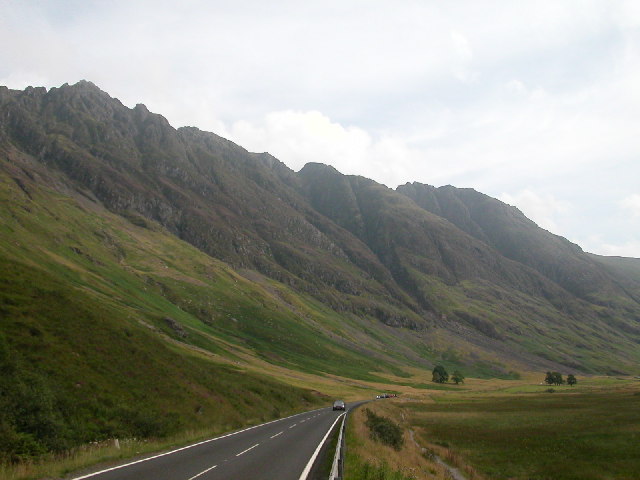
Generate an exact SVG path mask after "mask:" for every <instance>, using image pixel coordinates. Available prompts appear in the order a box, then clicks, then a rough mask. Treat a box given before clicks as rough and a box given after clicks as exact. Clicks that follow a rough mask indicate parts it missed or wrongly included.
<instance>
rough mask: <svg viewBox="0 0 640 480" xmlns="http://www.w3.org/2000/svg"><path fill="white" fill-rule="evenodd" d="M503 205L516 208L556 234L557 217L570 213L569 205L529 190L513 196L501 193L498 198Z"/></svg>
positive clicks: (547, 195)
mask: <svg viewBox="0 0 640 480" xmlns="http://www.w3.org/2000/svg"><path fill="white" fill-rule="evenodd" d="M499 199H500V200H502V201H503V202H505V203H508V204H509V205H513V206H515V207H518V208H519V209H520V210H521V211H522V213H524V214H525V215H526V216H527V217H528V218H530V219H531V220H533V221H534V222H536V223H537V224H538V225H539V226H540V227H542V228H544V229H546V230H549V231H550V232H554V233H557V232H558V230H559V227H558V223H557V217H558V216H559V215H564V214H566V213H568V212H570V211H571V208H572V207H571V205H570V204H569V203H568V202H566V201H563V200H559V199H557V198H555V197H554V196H553V195H550V194H538V193H535V192H533V191H531V190H529V189H525V190H522V191H520V192H517V193H515V194H509V193H503V194H502V195H500V197H499Z"/></svg>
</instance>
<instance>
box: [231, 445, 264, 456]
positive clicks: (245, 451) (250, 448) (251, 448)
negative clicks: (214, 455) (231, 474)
mask: <svg viewBox="0 0 640 480" xmlns="http://www.w3.org/2000/svg"><path fill="white" fill-rule="evenodd" d="M258 445H260V444H259V443H256V444H255V445H254V446H253V447H249V448H247V449H246V450H244V451H242V452H240V453H239V454H237V455H236V457H239V456H240V455H242V454H244V453H247V452H248V451H249V450H253V449H254V448H256V447H257V446H258Z"/></svg>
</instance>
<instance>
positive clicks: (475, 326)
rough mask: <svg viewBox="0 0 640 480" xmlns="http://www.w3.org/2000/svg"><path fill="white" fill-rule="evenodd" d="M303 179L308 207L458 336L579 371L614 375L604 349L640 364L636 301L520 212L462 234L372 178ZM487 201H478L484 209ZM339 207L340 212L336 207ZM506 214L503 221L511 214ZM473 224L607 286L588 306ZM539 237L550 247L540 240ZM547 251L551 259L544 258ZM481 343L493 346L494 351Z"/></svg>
mask: <svg viewBox="0 0 640 480" xmlns="http://www.w3.org/2000/svg"><path fill="white" fill-rule="evenodd" d="M300 178H301V187H300V188H301V190H302V191H304V192H305V193H306V195H307V197H308V199H309V201H310V203H311V204H312V205H313V206H314V208H316V209H318V210H319V211H320V212H322V213H324V214H325V215H327V216H329V217H330V218H332V219H333V220H334V221H336V223H339V224H340V225H342V226H343V227H344V228H347V229H349V230H351V231H352V233H353V234H354V235H357V236H358V237H359V238H360V239H361V240H362V241H363V242H364V243H366V244H367V245H368V246H369V247H370V248H371V250H372V251H373V252H374V253H375V254H376V255H377V256H378V258H379V259H380V261H381V262H382V263H383V264H384V265H385V266H386V267H387V268H388V269H389V271H390V272H391V273H392V275H393V276H394V279H395V280H396V281H397V282H398V283H399V284H400V285H402V286H403V287H404V289H405V290H406V291H408V292H410V293H411V295H412V297H413V298H416V299H417V300H418V301H419V303H420V305H421V306H422V307H423V308H424V309H425V310H427V311H428V312H430V313H431V315H432V316H435V317H436V318H437V319H438V324H439V325H443V326H445V325H446V326H447V328H448V329H449V330H453V331H455V332H456V335H457V336H458V337H462V338H465V339H466V340H467V341H469V342H470V343H476V344H478V345H482V346H483V347H484V348H487V349H494V350H496V351H500V350H501V349H503V348H504V347H505V344H506V345H508V346H509V347H508V348H509V349H510V350H511V351H512V352H514V353H515V352H519V350H520V348H521V347H524V350H525V351H528V352H530V353H534V354H535V355H536V356H538V357H542V358H546V359H548V360H552V361H556V362H558V363H561V364H564V365H568V366H570V367H572V368H576V369H581V370H591V371H614V370H616V369H618V368H620V367H619V366H615V365H612V364H611V363H610V359H609V358H608V357H607V358H605V356H603V355H602V351H603V350H606V351H608V352H613V351H615V352H616V356H618V358H621V359H622V358H624V360H623V364H625V363H626V364H627V365H629V366H630V365H632V364H633V362H634V361H635V360H634V359H635V358H638V354H639V352H638V347H637V342H638V341H639V339H640V337H639V336H638V333H640V330H638V325H637V323H638V322H637V313H638V311H639V310H638V307H639V305H638V304H637V303H635V302H634V299H633V297H631V296H629V295H627V293H626V291H625V289H624V288H620V287H619V286H618V285H617V284H616V283H615V281H614V280H613V279H612V277H611V275H610V274H609V273H608V272H607V271H604V270H603V269H602V268H600V269H597V268H596V264H595V263H594V262H593V261H592V260H591V259H590V258H589V257H588V256H587V255H585V254H583V253H581V251H580V252H579V253H580V255H578V253H577V251H576V253H574V254H573V255H574V256H576V257H577V258H578V260H577V261H575V262H574V261H573V260H572V257H571V255H570V254H569V253H567V254H565V255H564V256H563V254H562V253H561V252H560V253H558V250H553V249H554V247H556V246H557V245H560V246H563V248H568V249H570V250H572V249H573V250H575V249H576V248H577V247H575V246H573V247H571V246H570V244H569V243H568V242H567V241H566V240H564V239H561V238H560V237H556V236H553V235H551V234H549V233H548V232H544V231H541V232H543V233H540V232H538V230H540V229H538V228H537V227H535V224H533V223H532V222H531V221H529V220H527V219H526V218H525V217H524V216H522V215H521V214H519V215H515V217H516V220H514V221H513V222H511V223H509V222H508V221H506V220H501V222H502V223H500V222H498V221H492V220H491V219H492V218H493V217H492V216H491V215H489V214H486V215H485V217H487V218H486V219H485V221H484V222H480V224H478V225H476V224H474V223H473V222H471V220H469V222H471V223H469V222H467V223H465V222H464V221H461V220H460V221H458V223H459V224H460V225H461V227H464V228H465V229H466V231H465V230H462V229H461V228H458V227H457V225H454V223H452V222H450V221H448V220H445V219H444V218H443V217H442V216H437V215H435V214H434V213H431V212H428V211H426V210H425V209H424V208H421V207H420V206H419V205H418V204H416V202H414V201H412V200H410V199H409V198H407V197H406V196H404V195H398V194H397V193H396V192H394V191H392V190H390V189H388V188H386V187H384V186H382V185H379V184H377V183H375V182H373V181H371V180H367V179H364V178H361V177H347V176H344V175H342V174H340V173H339V172H337V171H336V170H335V169H333V168H331V167H327V166H324V165H318V164H310V165H307V166H305V168H303V169H302V170H301V171H300ZM483 198H484V196H483ZM417 200H418V201H422V199H421V198H417ZM491 200H492V199H488V197H486V199H485V201H486V202H487V203H488V202H490V201H491ZM493 202H494V203H497V204H499V206H504V204H501V203H500V202H498V201H495V200H493ZM422 203H425V202H424V201H423V202H422ZM442 203H443V204H445V205H450V204H449V203H446V202H444V201H442ZM469 204H470V205H472V206H474V207H475V208H477V209H479V210H481V209H482V208H481V207H482V206H481V205H480V202H479V201H478V203H474V201H471V200H470V201H469ZM343 205H344V206H345V208H341V206H343ZM504 207H505V208H504V209H503V210H499V212H500V213H503V212H506V213H507V214H511V213H515V212H514V209H508V208H506V206H504ZM345 211H346V212H348V214H345ZM465 212H466V210H465ZM440 213H442V212H440ZM443 215H444V214H443ZM497 216H498V217H499V218H501V217H500V215H497ZM456 218H468V219H470V218H472V216H471V215H469V214H468V212H467V214H466V217H465V215H462V214H461V215H460V216H459V217H455V216H454V219H456ZM522 224H526V225H528V226H529V229H530V230H531V229H532V230H533V234H532V237H533V239H534V240H540V242H539V245H537V246H536V247H535V248H534V247H530V244H531V239H530V238H529V237H528V236H527V232H528V230H524V231H521V230H520V226H521V225H522ZM474 225H475V227H474ZM480 225H483V226H484V228H486V229H487V230H492V233H491V234H490V235H493V236H495V237H499V236H500V235H499V233H500V232H501V231H504V230H507V233H505V234H504V236H505V237H508V232H516V233H513V235H514V236H515V239H511V242H512V244H513V248H514V249H516V246H517V245H520V246H521V247H520V248H522V250H523V253H522V255H524V254H525V253H526V252H527V251H528V252H529V254H531V255H532V256H534V257H535V258H538V257H539V258H541V260H540V263H541V262H548V263H552V262H553V260H554V258H556V256H562V257H563V259H564V264H562V263H561V262H560V261H559V260H557V265H556V267H557V269H559V270H561V271H562V272H563V275H569V273H568V271H569V270H570V269H574V270H575V271H583V270H585V269H587V268H589V269H590V270H589V271H592V272H593V275H592V277H593V276H598V278H601V279H604V280H603V282H604V281H605V280H606V281H607V282H608V283H607V284H605V285H600V286H598V287H592V288H591V296H590V297H589V298H590V301H587V299H583V298H581V297H579V296H576V295H575V294H574V293H573V292H571V291H570V290H569V287H568V286H567V287H566V288H565V286H563V285H562V284H561V283H558V282H556V281H554V278H553V276H552V275H550V276H546V275H544V271H543V270H544V269H540V270H538V269H535V268H534V265H535V262H533V261H532V262H524V261H523V262H518V261H515V259H510V258H509V255H504V256H503V255H500V254H497V252H496V250H495V249H496V248H497V247H498V246H499V245H496V244H495V242H492V241H491V240H490V238H489V236H490V235H489V234H487V235H484V234H482V231H481V227H480ZM500 225H502V227H500ZM492 226H493V229H491V228H490V227H492ZM536 229H537V230H536ZM467 231H468V232H467ZM474 232H475V235H472V233H474ZM534 234H537V236H536V235H534ZM545 235H547V236H550V237H552V240H551V241H545V239H544V237H545ZM521 237H522V238H521ZM518 241H519V242H520V243H518ZM558 248H560V247H558ZM544 249H548V250H551V253H550V254H548V255H545V254H544V252H542V250H544ZM513 256H515V255H513ZM528 263H531V265H528ZM563 265H564V266H563ZM567 265H568V267H567ZM576 275H577V274H576ZM582 282H583V283H585V282H584V281H582ZM574 283H575V282H574ZM603 292H608V296H606V295H607V294H606V293H603ZM598 295H600V296H603V295H604V296H605V297H604V298H608V302H609V303H607V304H606V305H603V304H602V302H601V301H598V300H597V298H596V297H597V296H598ZM478 332H480V333H481V334H482V335H478ZM487 338H489V339H493V340H497V341H498V343H499V344H500V346H498V345H496V344H495V342H494V343H493V344H491V343H490V340H487ZM521 354H522V353H521V351H520V353H519V355H521ZM629 354H630V355H629ZM618 365H621V364H618ZM603 369H604V370H603Z"/></svg>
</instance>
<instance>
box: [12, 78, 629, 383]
mask: <svg viewBox="0 0 640 480" xmlns="http://www.w3.org/2000/svg"><path fill="white" fill-rule="evenodd" d="M0 109H1V111H2V115H1V116H0V146H1V148H2V154H3V158H4V160H5V162H4V163H3V169H4V170H5V171H6V172H7V175H8V177H7V178H11V179H12V180H7V182H6V185H7V188H11V189H13V190H12V191H15V192H18V194H20V195H23V197H24V198H27V199H29V202H30V203H27V204H25V205H26V207H25V208H26V209H37V208H44V207H47V206H50V205H59V204H65V202H66V204H67V205H68V206H69V208H67V209H66V210H65V211H61V212H58V211H55V210H52V211H51V208H49V210H50V211H46V215H48V217H47V218H49V220H51V219H52V218H58V219H60V223H61V225H58V224H56V223H55V222H53V221H51V223H50V224H49V225H48V226H47V228H43V227H42V224H41V222H31V221H29V218H31V217H30V216H29V215H26V214H25V213H24V212H26V211H27V210H24V209H23V210H19V209H16V208H17V207H16V208H14V210H13V211H12V212H11V214H10V216H9V217H7V218H14V219H15V218H18V221H19V222H22V223H23V228H22V229H16V233H15V235H14V237H15V238H20V239H22V238H25V239H26V238H28V239H29V241H28V242H27V244H28V245H33V247H29V249H28V250H24V251H23V249H24V248H26V247H25V246H24V244H20V242H19V243H18V244H15V242H14V243H10V241H7V242H8V243H7V244H6V245H7V246H6V247H5V251H6V256H7V258H11V259H13V260H17V261H20V262H22V263H26V264H29V262H30V263H31V265H35V263H36V262H35V261H34V260H33V259H34V258H37V259H38V262H37V263H38V265H39V268H45V269H48V271H49V272H50V273H52V274H55V275H60V276H61V277H62V278H64V279H65V281H69V282H73V283H74V284H76V285H78V286H81V287H82V288H86V284H87V283H89V284H91V288H90V290H91V291H93V292H99V293H100V295H102V296H104V297H106V298H107V299H109V300H111V301H116V300H115V299H117V301H118V302H122V303H125V304H127V305H129V306H130V308H134V309H138V310H144V311H146V312H147V314H146V317H145V318H144V320H145V322H147V323H149V324H151V325H153V326H154V328H156V329H159V330H160V331H163V332H165V334H167V335H169V336H171V337H173V338H174V339H176V340H180V341H182V342H188V343H191V344H193V345H197V346H200V347H202V348H205V349H207V350H209V351H213V352H218V351H219V350H220V349H223V350H224V349H225V348H227V347H225V345H226V343H225V342H231V343H232V344H235V345H243V346H245V347H247V348H248V349H249V350H250V351H251V352H254V353H255V354H256V355H259V356H261V357H262V358H263V359H268V360H269V361H270V362H272V363H274V364H280V365H286V366H288V367H295V368H297V369H300V370H305V371H314V372H333V373H337V372H338V371H339V372H340V373H344V374H346V375H350V376H355V377H359V378H373V376H374V375H375V374H374V373H372V372H375V371H379V370H382V371H386V372H387V373H395V374H400V375H404V373H402V372H403V369H402V367H401V366H399V365H402V364H407V365H414V366H420V365H422V366H429V365H431V362H432V361H435V360H438V361H451V362H452V363H455V362H458V363H463V364H466V365H467V367H468V368H469V369H476V371H484V372H485V373H486V372H488V369H486V368H485V367H482V368H478V365H486V364H490V363H491V362H493V364H494V367H491V369H493V371H494V372H495V371H503V372H506V371H508V369H509V366H508V365H506V364H509V363H513V365H514V366H518V367H522V366H524V365H529V366H535V367H537V368H544V367H549V368H555V367H556V366H558V365H565V366H570V367H571V368H575V369H581V370H585V371H628V368H629V366H630V365H633V364H634V362H636V361H637V359H638V356H639V355H640V353H639V352H638V346H637V345H638V343H637V342H638V341H639V338H640V330H639V329H638V320H637V319H638V315H639V312H640V306H639V304H638V301H637V297H634V295H635V294H629V292H632V293H633V291H634V290H633V289H632V288H631V289H630V288H627V287H626V285H629V282H628V281H627V280H626V278H627V277H625V276H624V275H623V274H621V273H620V270H619V269H614V268H611V267H610V266H607V265H604V264H603V263H602V262H597V261H595V260H594V259H592V258H590V257H588V256H586V255H584V254H583V253H582V252H581V251H580V249H579V248H578V247H576V246H573V245H571V244H569V242H567V241H566V240H564V239H561V238H559V237H556V236H553V235H551V234H549V233H548V232H544V231H540V229H537V227H535V225H534V224H533V223H532V222H530V221H529V220H527V219H526V218H525V217H524V216H522V215H521V214H519V213H518V212H515V211H514V210H513V209H509V208H507V207H506V206H504V205H503V204H500V202H497V201H494V200H493V199H489V198H488V197H485V196H482V195H481V194H477V193H476V192H467V191H466V190H465V191H458V190H457V189H453V188H452V187H451V188H444V189H433V188H431V187H429V188H427V187H426V186H420V185H416V184H414V185H413V186H412V187H411V188H409V187H407V188H405V189H400V191H402V193H403V194H400V193H398V192H394V191H392V190H390V189H388V188H386V187H384V186H382V185H378V184H376V183H375V182H372V181H371V180H367V179H365V178H360V177H346V176H343V175H341V174H339V173H338V172H337V171H335V170H333V169H331V168H328V167H325V166H321V165H309V166H307V167H306V168H305V169H303V170H302V171H301V172H299V173H295V172H293V171H291V170H290V169H288V168H287V167H286V166H284V165H283V164H281V163H280V162H278V161H277V160H276V159H274V158H273V157H271V156H269V155H268V154H249V153H248V152H246V150H244V149H242V148H241V147H239V146H237V145H234V144H233V143H231V142H229V141H227V140H225V139H223V138H220V137H218V136H216V135H214V134H211V133H206V132H201V131H199V130H197V129H195V128H181V129H178V130H175V129H173V128H172V127H171V126H170V125H169V124H168V123H167V121H166V120H165V119H164V118H163V117H161V116H159V115H155V114H152V113H150V112H149V111H148V110H147V109H146V108H145V107H144V106H143V105H138V106H136V107H135V108H133V109H129V108H126V107H125V106H123V105H122V104H121V103H120V102H119V101H118V100H116V99H113V98H111V97H109V96H108V95H107V94H106V93H104V92H102V91H100V90H99V89H98V88H97V87H96V86H95V85H93V84H91V83H89V82H80V83H79V84H77V85H73V86H68V85H64V86H62V87H61V88H57V89H51V90H49V91H47V90H45V89H38V88H35V89H34V88H29V89H26V90H25V91H23V92H20V91H10V90H8V89H6V88H4V87H2V88H0ZM43 185H47V186H48V187H49V188H50V189H51V191H50V192H49V193H50V194H52V195H53V194H55V192H57V194H60V195H63V196H64V197H65V198H67V200H65V201H58V202H52V201H51V200H50V199H49V197H47V198H36V196H35V195H34V194H33V193H31V191H32V190H34V189H35V190H38V189H39V188H40V187H42V186H43ZM47 195H49V194H47ZM30 196H31V197H33V198H30ZM409 197H411V198H409ZM25 202H26V200H25ZM71 205H75V207H73V208H72V207H71ZM103 207H104V208H103ZM503 207H504V208H503ZM105 208H106V210H108V211H109V212H110V213H108V212H107V211H106V210H105ZM16 212H19V213H20V215H17V214H16ZM78 212H85V213H86V215H84V214H83V215H84V216H82V218H80V217H78V215H79V213H78ZM11 215H12V216H13V217H11ZM21 215H22V216H21ZM25 215H26V216H25ZM107 217H108V218H109V219H111V220H109V222H110V223H111V226H110V227H108V228H107V227H104V226H103V225H101V224H99V223H100V222H104V221H105V220H104V219H105V218H107ZM43 218H44V217H43ZM114 222H115V223H114ZM96 223H97V224H98V225H96ZM72 227H73V230H72V231H68V230H69V229H71V228H72ZM61 228H63V230H60V229H61ZM132 229H133V230H132ZM88 232H93V233H88ZM105 232H106V233H105ZM124 232H127V233H126V235H125V233H124ZM140 232H144V234H142V233H140ZM123 235H124V237H123ZM172 236H175V237H178V238H180V239H182V240H184V241H186V242H188V244H190V245H191V246H192V247H187V246H186V244H184V243H180V242H177V240H176V239H175V238H173V237H172ZM125 237H126V238H125ZM143 237H144V238H143ZM150 238H154V240H153V241H152V240H150ZM43 239H46V242H48V243H47V245H46V246H45V247H43V246H42V245H41V243H42V241H43ZM54 239H57V242H58V243H55V242H54ZM51 242H53V243H51ZM150 245H153V248H151V247H149V248H151V250H149V248H147V246H150ZM36 246H37V247H36ZM134 247H135V248H134ZM194 247H195V248H194ZM34 249H35V250H34ZM43 252H48V253H47V254H46V255H45V254H44V253H43ZM123 252H124V253H123ZM212 257H213V258H216V259H218V260H221V261H223V262H224V264H223V263H216V262H215V261H214V260H213V259H212ZM134 260H135V261H134ZM60 264H66V265H67V269H66V270H65V269H61V267H60ZM213 265H215V267H214V266H213ZM212 271H213V272H217V273H215V274H212V273H210V272H212ZM220 272H224V273H220ZM116 291H117V292H119V293H117V296H115V295H116ZM123 291H124V292H128V293H126V294H123V293H122V292H123ZM389 327H390V328H389ZM185 333H186V336H185ZM227 351H228V348H227ZM451 352H454V353H451ZM483 362H485V363H483ZM486 362H489V363H486ZM496 362H498V363H502V364H503V366H501V367H496ZM337 364H340V365H341V367H340V368H337V367H336V365H337ZM344 365H346V367H343V366H344ZM344 368H346V369H347V370H344Z"/></svg>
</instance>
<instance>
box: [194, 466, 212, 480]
mask: <svg viewBox="0 0 640 480" xmlns="http://www.w3.org/2000/svg"><path fill="white" fill-rule="evenodd" d="M217 466H218V465H214V466H213V467H209V468H207V469H206V470H204V471H202V472H200V473H199V474H197V475H194V476H193V477H191V478H190V479H189V480H193V479H194V478H198V477H199V476H200V475H204V474H205V473H207V472H208V471H210V470H213V469H214V468H216V467H217Z"/></svg>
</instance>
